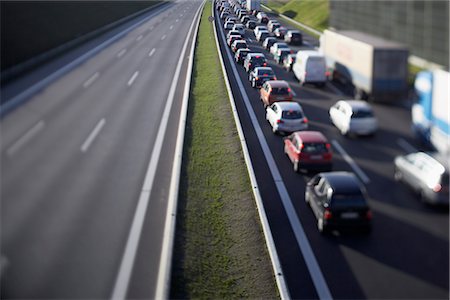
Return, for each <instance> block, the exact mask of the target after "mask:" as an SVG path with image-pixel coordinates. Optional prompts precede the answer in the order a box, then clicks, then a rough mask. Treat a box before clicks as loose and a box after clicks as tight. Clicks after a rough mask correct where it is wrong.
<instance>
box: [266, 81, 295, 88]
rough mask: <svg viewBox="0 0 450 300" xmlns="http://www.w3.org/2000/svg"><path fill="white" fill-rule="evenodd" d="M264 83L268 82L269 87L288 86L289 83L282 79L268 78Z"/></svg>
mask: <svg viewBox="0 0 450 300" xmlns="http://www.w3.org/2000/svg"><path fill="white" fill-rule="evenodd" d="M266 83H267V84H270V86H271V87H276V88H284V87H289V84H288V83H287V82H286V81H284V80H268V81H266Z"/></svg>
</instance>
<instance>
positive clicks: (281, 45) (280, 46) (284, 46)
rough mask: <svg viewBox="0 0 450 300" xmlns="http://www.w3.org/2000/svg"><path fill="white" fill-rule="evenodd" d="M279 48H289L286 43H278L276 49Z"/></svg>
mask: <svg viewBox="0 0 450 300" xmlns="http://www.w3.org/2000/svg"><path fill="white" fill-rule="evenodd" d="M281 48H289V46H288V45H286V44H278V49H281Z"/></svg>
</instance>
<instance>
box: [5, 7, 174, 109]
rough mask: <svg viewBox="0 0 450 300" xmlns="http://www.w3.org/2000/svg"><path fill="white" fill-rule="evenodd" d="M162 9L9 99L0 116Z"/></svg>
mask: <svg viewBox="0 0 450 300" xmlns="http://www.w3.org/2000/svg"><path fill="white" fill-rule="evenodd" d="M162 9H165V7H164V6H163V7H161V8H157V9H155V11H154V13H151V14H150V15H149V16H147V17H145V19H142V20H140V21H138V22H137V23H135V24H133V25H131V26H130V27H128V28H127V29H125V30H124V31H121V32H119V33H118V34H116V35H115V36H113V37H111V38H110V39H109V40H106V41H104V42H103V43H101V44H100V45H98V46H97V47H95V48H94V49H91V50H90V51H88V52H86V53H85V54H83V55H81V56H79V57H78V58H76V59H75V60H73V61H72V62H70V63H68V64H66V65H65V66H64V67H62V68H60V69H58V70H57V71H55V72H54V73H52V74H50V75H48V76H47V77H45V78H44V79H42V80H41V81H39V82H37V83H36V84H34V85H33V86H31V87H29V88H28V89H26V90H24V91H23V92H21V93H20V94H18V95H16V96H15V97H13V98H11V99H10V100H9V101H8V102H7V103H6V104H3V105H0V116H2V115H3V114H4V113H5V112H8V111H9V110H10V109H11V108H13V107H15V106H17V105H18V104H20V103H21V102H22V101H25V100H26V99H27V98H29V97H31V96H33V95H34V94H35V93H37V92H39V91H40V90H41V89H42V88H44V87H45V86H47V85H49V84H50V83H52V82H53V81H55V80H56V79H58V78H59V77H61V76H63V75H64V74H66V73H67V72H69V71H70V70H72V69H74V68H75V67H76V66H78V65H80V64H81V63H83V62H84V61H86V60H87V59H89V58H91V57H93V56H94V55H95V54H97V53H99V52H100V51H101V50H103V49H105V48H106V47H107V46H109V45H111V44H112V43H113V42H115V41H117V40H118V39H120V38H121V37H123V36H125V35H126V34H128V33H129V32H131V31H132V30H134V29H135V28H137V27H138V26H140V25H142V24H143V23H145V22H148V21H149V19H151V18H153V17H154V16H155V14H156V13H157V12H159V11H161V10H162Z"/></svg>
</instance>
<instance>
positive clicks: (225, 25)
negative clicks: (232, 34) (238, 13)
mask: <svg viewBox="0 0 450 300" xmlns="http://www.w3.org/2000/svg"><path fill="white" fill-rule="evenodd" d="M233 26H234V22H233V21H228V22H225V24H224V25H223V28H224V29H225V30H230V29H233Z"/></svg>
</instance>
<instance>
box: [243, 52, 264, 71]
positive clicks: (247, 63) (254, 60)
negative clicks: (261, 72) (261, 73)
mask: <svg viewBox="0 0 450 300" xmlns="http://www.w3.org/2000/svg"><path fill="white" fill-rule="evenodd" d="M265 66H267V59H266V57H265V56H264V54H262V53H249V54H247V56H246V57H245V60H244V68H245V71H246V72H247V73H248V72H250V71H252V70H253V69H254V68H256V67H265Z"/></svg>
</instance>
